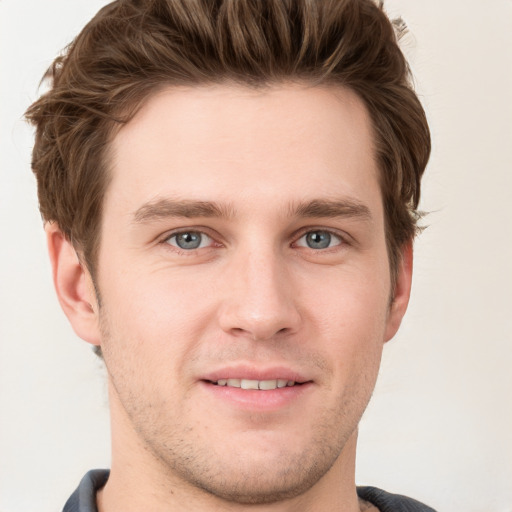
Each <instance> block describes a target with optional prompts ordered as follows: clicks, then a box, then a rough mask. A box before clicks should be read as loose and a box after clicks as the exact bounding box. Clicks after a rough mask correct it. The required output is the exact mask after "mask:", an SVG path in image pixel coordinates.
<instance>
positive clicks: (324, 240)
mask: <svg viewBox="0 0 512 512" xmlns="http://www.w3.org/2000/svg"><path fill="white" fill-rule="evenodd" d="M306 243H307V245H308V247H310V248H311V249H327V247H329V245H330V244H331V234H330V233H327V231H312V232H311V233H308V234H307V235H306Z"/></svg>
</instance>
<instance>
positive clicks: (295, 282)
mask: <svg viewBox="0 0 512 512" xmlns="http://www.w3.org/2000/svg"><path fill="white" fill-rule="evenodd" d="M111 156H112V160H111V162H112V173H113V179H112V182H111V183H110V185H109V188H108V190H107V193H106V197H105V202H104V211H103V224H102V232H101V247H100V252H99V259H98V266H97V268H98V274H97V282H96V286H97V288H98V290H99V294H100V296H101V307H100V308H99V311H100V314H99V317H100V318H99V324H100V328H101V344H102V350H103V354H104V358H105V363H106V366H107V369H108V373H109V379H110V383H111V389H112V396H111V407H112V411H113V418H112V427H113V430H114V438H116V431H117V437H118V438H122V439H123V440H125V441H126V442H127V443H129V444H130V443H131V445H133V446H138V447H139V448H140V450H139V452H140V453H139V455H140V457H142V458H144V460H145V461H146V462H145V463H146V464H148V465H149V466H153V467H157V466H158V468H159V472H160V474H162V473H165V474H166V476H167V477H168V478H171V479H174V481H175V482H176V481H180V482H182V483H183V485H191V486H194V487H195V488H199V489H203V490H206V491H208V492H209V493H212V494H214V495H216V496H218V497H221V498H224V499H228V500H235V501H238V502H245V503H258V502H259V503H264V502H269V501H273V500H276V499H280V498H286V497H291V496H296V495H298V494H300V493H304V492H305V491H306V490H308V489H310V488H312V487H314V486H315V485H318V483H319V482H321V481H322V479H323V478H325V477H326V475H327V474H329V472H330V471H332V470H333V468H336V467H337V466H339V465H340V464H341V461H342V460H343V452H344V449H346V444H347V441H348V440H349V439H351V438H352V437H353V436H354V435H355V434H354V432H355V429H356V427H357V424H358V421H359V419H360V417H361V415H362V413H363V410H364V409H365V406H366V404H367V402H368V399H369V397H370V394H371V392H372V389H373V386H374V383H375V379H376V375H377V371H378V366H379V361H380V356H381V351H382V346H383V343H384V341H386V340H387V339H389V338H390V337H391V336H392V335H393V334H394V332H395V330H396V328H397V326H398V324H399V321H400V318H401V316H402V314H403V309H405V306H404V307H403V308H402V309H400V308H393V307H391V308H390V289H391V286H390V275H389V265H388V257H387V253H386V242H385V232H384V217H383V206H382V200H381V194H380V190H379V185H378V170H377V168H376V164H375V161H374V158H373V149H372V137H371V128H370V121H369V118H368V115H367V113H366V110H365V108H364V106H363V104H362V102H361V101H360V100H359V99H358V98H357V97H356V96H355V95H354V94H353V93H351V92H350V91H348V90H344V89H340V88H336V89H334V88H333V89H328V88H325V89H321V88H306V87H299V86H284V85H283V86H280V87H275V88H269V89H265V90H251V89H246V88H242V87H235V86H232V87H229V86H215V87H204V88H191V89H169V90H165V91H161V92H159V93H158V94H157V95H155V96H154V97H152V98H151V99H150V100H149V101H148V103H147V104H146V105H145V106H144V108H143V109H142V110H141V111H140V112H139V113H138V114H137V116H136V117H135V118H134V119H133V120H132V121H131V122H130V123H128V124H127V125H126V126H125V127H123V128H122V129H121V131H120V132H119V133H118V134H117V135H116V137H115V139H114V140H113V143H112V153H111ZM398 289H400V286H399V287H398ZM399 293H400V292H399ZM137 450H138V448H135V449H134V453H135V452H137ZM132 456H133V457H136V456H137V455H136V454H133V455H132Z"/></svg>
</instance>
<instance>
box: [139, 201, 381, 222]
mask: <svg viewBox="0 0 512 512" xmlns="http://www.w3.org/2000/svg"><path fill="white" fill-rule="evenodd" d="M235 214H236V211H235V208H234V207H233V206H232V205H230V204H226V205H225V204H219V203H215V202H211V201H194V200H175V199H170V198H162V199H157V200H154V201H151V202H148V203H145V204H144V205H142V206H141V207H140V208H139V209H137V211H136V212H135V213H134V216H133V218H134V221H135V222H136V223H140V224H144V223H147V222H152V221H157V220H161V219H166V218H169V217H183V218H197V217H206V218H214V217H215V218H228V219H229V218H232V217H234V216H235ZM288 215H289V216H290V217H299V218H300V217H316V218H337V217H349V218H350V217H354V218H360V219H362V220H367V221H369V220H371V218H372V215H371V212H370V209H369V208H368V207H367V206H366V205H364V204H363V203H361V202H359V201H357V200H355V199H352V198H346V199H340V200H331V199H313V200H311V201H300V202H294V203H292V204H290V205H289V207H288Z"/></svg>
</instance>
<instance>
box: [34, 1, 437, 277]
mask: <svg viewBox="0 0 512 512" xmlns="http://www.w3.org/2000/svg"><path fill="white" fill-rule="evenodd" d="M47 77H48V78H50V79H51V80H52V87H51V89H50V91H49V92H47V93H46V94H44V95H43V96H42V97H41V98H40V99H39V100H38V101H36V102H35V103H34V104H33V105H32V106H31V107H30V108H29V109H28V111H27V118H28V119H29V120H30V121H31V122H32V123H33V124H35V125H36V127H37V131H36V142H35V146H34V151H33V160H32V168H33V171H34V173H35V175H36V177H37V182H38V194H39V204H40V210H41V214H42V216H43V218H44V219H45V220H46V221H54V222H57V223H58V225H59V227H60V229H61V231H62V232H63V233H64V234H65V235H66V236H67V237H68V238H69V239H70V240H71V241H72V243H73V244H74V245H75V247H76V248H77V249H78V250H79V251H80V252H81V253H82V254H83V256H84V259H85V262H86V264H87V266H88V267H89V269H90V271H91V272H92V273H93V275H94V268H95V263H96V259H97V250H98V247H99V233H100V225H101V215H102V213H101V212H102V202H103V197H104V194H105V190H106V188H107V186H108V182H109V172H108V165H107V150H108V144H109V141H110V140H111V138H112V136H113V135H114V134H115V133H116V130H117V129H118V128H119V127H120V126H122V124H123V123H126V122H128V121H129V120H130V119H131V118H132V117H133V115H135V113H136V112H137V110H138V108H139V107H140V106H141V104H142V102H143V101H144V100H145V99H147V98H148V96H149V95H150V94H151V93H153V92H154V91H155V90H157V89H159V88H162V87H165V86H172V85H201V84H212V83H222V82H235V83H239V84H244V85H247V86H250V87H258V86H261V85H265V84H272V83H279V82H283V81H299V82H303V83H306V84H311V85H320V84H340V85H342V86H345V87H348V88H350V89H352V90H353V91H355V92H356V93H357V94H358V95H359V96H360V97H361V98H362V100H363V101H364V103H365V104H366V107H367V109H368V111H369V113H370V116H371V119H372V122H373V128H374V144H375V151H376V159H377V162H378V165H379V168H380V171H381V174H380V185H381V190H382V196H383V202H384V208H385V219H386V237H387V246H388V254H389V259H390V267H391V271H392V275H393V277H395V276H396V270H397V268H398V264H399V261H400V249H401V247H402V246H403V244H404V243H406V242H408V241H410V240H412V238H413V237H414V235H415V232H416V229H417V217H418V216H417V213H416V209H417V207H418V202H419V198H420V179H421V176H422V174H423V171H424V169H425V166H426V164H427V161H428V158H429V154H430V133H429V129H428V125H427V121H426V118H425V113H424V111H423V108H422V107H421V104H420V102H419V100H418V98H417V96H416V94H415V93H414V91H413V89H412V87H411V80H410V72H409V68H408V65H407V62H406V60H405V58H404V56H403V54H402V52H401V51H400V49H399V47H398V43H397V31H396V30H394V27H393V25H392V23H391V22H390V21H389V19H388V18H387V17H386V15H385V14H384V12H383V9H382V4H380V5H377V4H376V3H375V2H373V1H372V0H117V1H115V2H112V3H110V4H109V5H107V6H105V7H104V8H102V9H101V10H100V11H99V12H98V14H97V15H96V16H95V17H94V18H93V19H92V20H91V21H90V22H89V23H88V24H87V26H86V27H85V28H84V29H83V30H82V32H81V33H80V34H79V35H78V37H77V38H76V39H75V40H74V41H73V42H72V44H71V45H70V46H69V47H68V49H67V51H66V52H65V54H64V55H63V56H61V57H58V58H57V59H56V60H55V62H54V63H53V65H52V67H51V68H50V70H49V71H48V73H47Z"/></svg>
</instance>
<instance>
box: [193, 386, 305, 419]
mask: <svg viewBox="0 0 512 512" xmlns="http://www.w3.org/2000/svg"><path fill="white" fill-rule="evenodd" d="M201 384H202V386H203V388H204V389H205V390H206V391H207V392H208V393H209V394H210V395H211V396H213V397H215V398H216V399H218V400H222V401H224V402H225V403H228V404H231V405H233V406H235V407H237V408H239V409H244V410H250V411H255V412H265V411H274V410H279V409H282V408H284V407H289V406H291V405H292V404H293V403H294V402H297V401H298V399H299V398H302V397H304V395H305V394H307V393H308V392H310V391H311V389H312V387H313V383H312V382H306V383H304V384H300V385H295V386H286V387H284V388H276V389H267V390H257V389H242V388H234V387H230V386H217V385H216V384H212V383H210V382H206V381H202V382H201Z"/></svg>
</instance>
